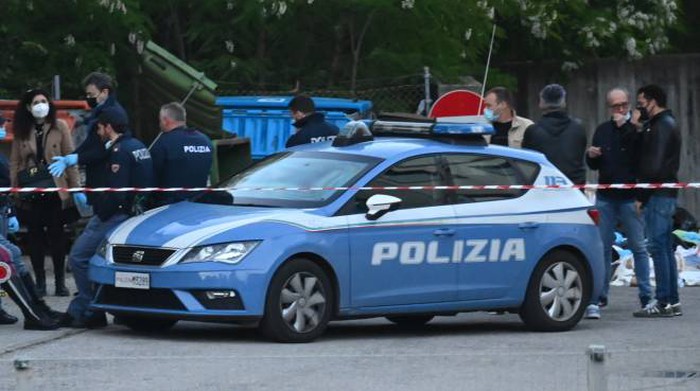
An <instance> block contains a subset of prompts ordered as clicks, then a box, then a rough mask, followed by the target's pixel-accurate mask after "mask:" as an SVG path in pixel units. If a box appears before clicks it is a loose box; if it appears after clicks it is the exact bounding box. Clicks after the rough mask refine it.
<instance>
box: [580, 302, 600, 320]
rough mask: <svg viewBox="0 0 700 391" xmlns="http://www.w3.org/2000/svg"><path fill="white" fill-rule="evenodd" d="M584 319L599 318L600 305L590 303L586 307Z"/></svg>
mask: <svg viewBox="0 0 700 391" xmlns="http://www.w3.org/2000/svg"><path fill="white" fill-rule="evenodd" d="M584 316H585V318H586V319H600V307H598V305H596V304H590V305H589V306H588V307H586V314H585V315H584Z"/></svg>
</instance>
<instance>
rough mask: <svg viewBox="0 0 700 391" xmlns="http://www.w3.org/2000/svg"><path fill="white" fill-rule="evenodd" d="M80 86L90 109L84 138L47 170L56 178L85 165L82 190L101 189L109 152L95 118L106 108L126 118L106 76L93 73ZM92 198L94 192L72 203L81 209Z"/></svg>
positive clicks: (55, 159) (55, 160)
mask: <svg viewBox="0 0 700 391" xmlns="http://www.w3.org/2000/svg"><path fill="white" fill-rule="evenodd" d="M83 86H85V96H86V101H87V103H88V105H89V106H90V107H91V108H92V111H91V112H90V116H89V117H88V118H87V119H86V120H85V127H86V129H87V138H86V139H85V140H84V141H83V142H82V143H81V144H80V145H79V146H78V148H76V149H75V151H74V152H73V153H72V154H70V155H66V156H56V157H54V158H53V163H51V165H50V166H49V171H51V174H52V175H53V176H57V177H58V176H61V175H63V172H64V171H65V170H66V168H68V167H70V166H73V165H75V164H81V165H84V166H85V187H104V186H105V183H106V180H107V178H106V174H105V172H104V169H103V167H104V163H105V160H106V159H107V156H108V155H109V151H108V150H107V149H105V147H104V143H103V142H102V141H101V140H100V137H99V136H98V135H97V119H98V118H99V116H100V114H101V113H102V112H103V111H104V110H106V109H108V108H112V109H114V110H117V111H119V114H120V115H122V116H123V117H124V118H127V119H128V118H129V117H128V115H127V114H126V111H125V110H124V108H123V107H122V105H121V104H119V102H117V97H116V92H115V90H114V84H113V81H112V78H111V77H110V76H109V75H106V74H104V73H100V72H93V73H91V74H89V75H88V76H87V77H86V78H85V80H83ZM94 198H95V193H88V196H87V199H85V197H81V198H79V199H76V200H75V201H76V204H79V205H78V207H84V206H85V205H84V204H85V203H86V202H87V203H89V204H92V202H93V199H94ZM81 204H83V205H81Z"/></svg>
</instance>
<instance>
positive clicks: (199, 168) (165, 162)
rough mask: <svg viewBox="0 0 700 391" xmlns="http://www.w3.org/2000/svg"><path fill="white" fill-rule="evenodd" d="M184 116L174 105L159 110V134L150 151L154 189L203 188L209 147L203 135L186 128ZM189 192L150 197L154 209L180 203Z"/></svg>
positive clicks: (183, 109)
mask: <svg viewBox="0 0 700 391" xmlns="http://www.w3.org/2000/svg"><path fill="white" fill-rule="evenodd" d="M186 122H187V112H186V111H185V108H184V107H183V106H182V105H181V104H179V103H177V102H172V103H167V104H165V105H163V106H162V107H161V108H160V114H159V123H160V130H161V132H162V133H161V134H160V135H159V136H158V138H157V139H156V141H155V142H153V144H152V145H151V147H150V152H151V157H152V158H153V172H154V175H155V178H156V186H157V187H206V186H207V179H208V177H209V172H210V171H211V165H212V160H213V158H212V145H211V140H210V139H209V137H207V136H206V135H204V134H203V133H202V132H200V131H198V130H196V129H192V128H188V127H187V125H186ZM194 195H195V193H192V192H177V193H175V192H162V193H155V194H153V195H152V204H153V206H161V205H167V204H172V203H175V202H179V201H182V200H185V199H188V198H191V197H192V196H194Z"/></svg>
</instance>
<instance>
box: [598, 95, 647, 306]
mask: <svg viewBox="0 0 700 391" xmlns="http://www.w3.org/2000/svg"><path fill="white" fill-rule="evenodd" d="M607 106H608V113H609V114H610V119H609V120H607V121H605V122H603V123H602V124H600V125H599V126H598V128H597V129H596V131H595V133H594V135H593V141H592V142H591V147H589V148H588V151H587V154H586V163H587V164H588V167H589V168H590V169H591V170H597V171H598V173H599V175H598V183H600V184H610V183H635V182H636V174H635V168H636V167H635V166H636V162H637V160H638V158H639V157H638V155H637V151H636V140H637V129H636V128H635V126H634V125H632V124H631V123H630V122H629V121H630V117H631V114H630V100H629V93H628V92H627V90H625V89H623V88H613V89H612V90H610V91H608V94H607ZM635 196H636V192H635V191H634V190H623V189H606V190H598V192H597V193H596V209H598V211H599V212H600V224H599V228H600V236H601V238H602V239H603V250H604V251H605V272H606V273H605V275H606V276H607V277H606V279H605V281H604V285H603V286H604V288H603V292H602V294H601V296H600V297H592V298H591V303H590V304H589V306H588V307H587V308H586V318H588V319H598V318H600V308H599V307H602V306H605V305H607V302H608V290H609V288H610V269H611V266H610V264H611V263H612V245H613V242H614V238H615V227H616V226H617V224H618V223H621V224H622V227H623V229H624V231H625V234H626V236H627V243H628V245H629V247H630V249H631V250H632V254H633V255H634V273H635V275H636V277H637V283H638V286H639V300H640V301H641V304H642V307H645V306H646V305H647V304H649V302H650V301H651V298H652V293H651V284H650V283H649V255H648V254H647V247H646V244H645V242H644V222H643V220H642V216H641V215H640V214H639V212H638V210H637V207H636V205H635V200H636V197H635Z"/></svg>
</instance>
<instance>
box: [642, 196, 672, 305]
mask: <svg viewBox="0 0 700 391" xmlns="http://www.w3.org/2000/svg"><path fill="white" fill-rule="evenodd" d="M675 212H676V199H675V198H674V197H665V196H651V198H650V199H649V202H648V203H647V204H646V205H645V207H644V220H645V221H646V230H647V239H648V240H649V253H651V257H652V258H653V259H654V273H655V274H656V300H658V301H659V303H660V304H676V303H678V302H679V301H680V298H679V297H678V265H676V257H675V255H674V249H673V238H672V236H671V235H673V234H672V233H671V232H672V231H673V214H674V213H675Z"/></svg>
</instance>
